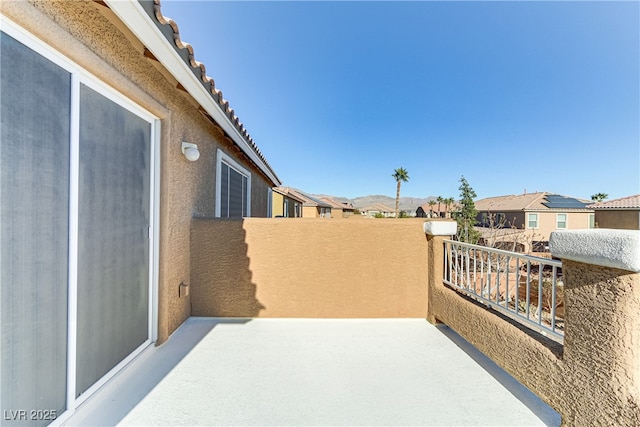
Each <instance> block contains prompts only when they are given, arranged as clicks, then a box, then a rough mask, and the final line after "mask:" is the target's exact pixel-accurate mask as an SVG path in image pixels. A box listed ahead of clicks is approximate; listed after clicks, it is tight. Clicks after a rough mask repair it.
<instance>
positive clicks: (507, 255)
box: [443, 240, 564, 342]
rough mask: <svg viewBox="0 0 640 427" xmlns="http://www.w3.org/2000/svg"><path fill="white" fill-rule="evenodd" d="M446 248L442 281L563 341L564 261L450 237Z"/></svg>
mask: <svg viewBox="0 0 640 427" xmlns="http://www.w3.org/2000/svg"><path fill="white" fill-rule="evenodd" d="M444 250H445V259H444V262H445V268H444V276H445V277H444V279H443V281H444V283H445V284H447V285H448V286H450V287H452V288H453V289H455V290H456V291H458V292H461V293H463V294H465V295H467V296H469V297H471V298H473V299H475V300H477V301H479V302H481V303H483V304H485V305H487V306H489V307H491V308H493V309H495V310H497V311H499V312H500V313H502V314H504V315H506V316H508V317H509V318H511V319H513V320H515V321H517V322H519V323H521V324H523V325H525V326H527V327H529V328H531V329H533V330H535V331H537V332H539V333H541V334H542V335H545V336H548V337H550V338H552V339H554V340H555V341H558V342H563V339H564V284H563V282H562V262H560V261H556V260H552V259H547V258H541V257H536V256H531V255H525V254H520V253H516V252H509V251H505V250H501V249H494V248H489V247H486V246H478V245H472V244H468V243H463V242H457V241H453V240H445V242H444Z"/></svg>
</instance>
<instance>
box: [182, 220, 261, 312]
mask: <svg viewBox="0 0 640 427" xmlns="http://www.w3.org/2000/svg"><path fill="white" fill-rule="evenodd" d="M243 223H244V220H242V219H202V220H200V219H194V220H193V222H192V226H191V283H192V289H191V305H192V307H191V315H192V316H213V317H258V316H259V314H260V311H261V310H264V309H265V307H264V306H263V305H262V304H261V303H260V301H258V299H257V298H256V285H255V283H253V282H252V273H251V270H250V267H249V258H248V256H247V243H246V232H245V231H244V226H243ZM212 239H214V241H215V242H216V244H211V240H212Z"/></svg>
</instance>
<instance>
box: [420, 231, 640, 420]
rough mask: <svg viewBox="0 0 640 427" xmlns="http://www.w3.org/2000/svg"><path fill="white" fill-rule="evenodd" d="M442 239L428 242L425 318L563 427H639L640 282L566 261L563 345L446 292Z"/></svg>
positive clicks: (633, 277)
mask: <svg viewBox="0 0 640 427" xmlns="http://www.w3.org/2000/svg"><path fill="white" fill-rule="evenodd" d="M443 239H444V238H443V237H438V236H436V237H434V236H429V237H428V241H429V243H428V246H429V307H428V316H427V318H428V319H429V321H431V322H434V323H435V322H443V323H445V324H447V325H449V326H450V327H451V328H453V329H454V330H456V331H457V332H458V333H459V334H460V335H461V336H462V337H464V338H465V339H466V340H467V341H469V342H470V343H471V344H473V345H474V346H475V347H476V348H478V349H479V350H480V351H482V352H483V353H485V354H486V355H487V356H489V357H490V358H491V359H492V360H493V361H495V362H496V363H497V364H498V365H500V366H501V367H503V368H504V369H505V370H506V371H507V372H509V373H510V374H511V375H513V376H514V377H515V378H516V379H518V380H519V381H520V382H522V383H523V384H524V385H526V386H527V387H528V388H529V389H531V390H532V391H533V392H534V393H536V394H537V395H538V396H540V397H541V398H542V399H543V400H544V401H546V402H547V403H548V404H549V405H551V406H552V407H554V408H555V409H556V410H557V411H558V412H560V414H561V415H562V419H563V424H564V425H568V426H582V425H603V426H608V425H621V426H636V425H640V406H639V405H640V364H639V361H640V349H639V347H638V346H637V345H636V344H637V343H638V342H640V275H639V274H634V273H630V272H628V271H624V270H619V269H615V268H608V267H599V266H594V265H588V264H584V263H579V262H574V261H569V260H563V272H564V279H565V280H564V283H565V321H566V327H565V339H564V345H560V344H558V343H556V342H554V341H551V340H549V339H547V338H545V337H543V336H542V335H540V334H537V333H535V332H532V331H529V330H528V329H527V328H524V327H522V326H520V325H518V324H516V323H513V322H512V321H510V320H507V319H505V318H504V317H502V316H500V315H497V314H496V312H494V311H493V310H490V309H487V308H486V307H484V306H482V305H480V304H478V303H476V302H474V301H472V300H470V299H468V298H467V297H465V296H462V295H461V294H459V293H457V292H456V291H454V290H452V289H450V288H447V287H446V286H445V285H444V284H443V282H442V278H443V272H442V265H443V263H442V260H443V256H444V254H443V252H444V251H443Z"/></svg>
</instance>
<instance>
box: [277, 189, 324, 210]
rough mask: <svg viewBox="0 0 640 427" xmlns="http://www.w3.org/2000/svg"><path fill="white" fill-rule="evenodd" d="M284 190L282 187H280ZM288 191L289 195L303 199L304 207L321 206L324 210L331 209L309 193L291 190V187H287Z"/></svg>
mask: <svg viewBox="0 0 640 427" xmlns="http://www.w3.org/2000/svg"><path fill="white" fill-rule="evenodd" d="M280 188H282V187H280ZM286 191H287V194H288V195H291V194H293V195H294V196H296V197H297V198H299V199H301V200H302V202H303V204H304V206H319V207H322V208H330V207H331V205H329V204H327V203H326V202H322V201H320V200H318V199H316V198H315V197H313V196H310V195H308V194H307V193H303V192H302V191H300V190H298V189H296V188H291V187H286Z"/></svg>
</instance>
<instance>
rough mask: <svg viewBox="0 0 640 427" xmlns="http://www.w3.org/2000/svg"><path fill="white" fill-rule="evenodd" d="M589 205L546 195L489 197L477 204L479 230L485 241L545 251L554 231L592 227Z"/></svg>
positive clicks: (591, 210)
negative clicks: (513, 244)
mask: <svg viewBox="0 0 640 427" xmlns="http://www.w3.org/2000/svg"><path fill="white" fill-rule="evenodd" d="M589 204H591V201H589V200H583V199H576V198H574V197H567V196H562V195H558V194H552V193H547V192H538V193H525V194H520V195H509V196H499V197H489V198H487V199H482V200H478V201H476V202H475V206H476V210H477V211H478V216H477V225H478V230H479V231H480V233H481V235H482V237H483V239H485V242H488V243H491V244H490V245H491V246H504V247H507V248H508V247H510V246H512V243H514V242H515V243H517V245H516V246H517V248H519V250H522V251H524V252H532V251H533V252H543V251H546V249H547V246H548V242H549V236H550V234H551V232H552V231H556V230H568V229H583V228H593V226H594V212H593V209H590V208H588V205H589ZM514 230H520V232H514ZM498 242H504V243H501V244H500V245H498V244H497V243H498Z"/></svg>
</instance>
